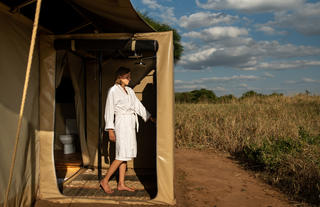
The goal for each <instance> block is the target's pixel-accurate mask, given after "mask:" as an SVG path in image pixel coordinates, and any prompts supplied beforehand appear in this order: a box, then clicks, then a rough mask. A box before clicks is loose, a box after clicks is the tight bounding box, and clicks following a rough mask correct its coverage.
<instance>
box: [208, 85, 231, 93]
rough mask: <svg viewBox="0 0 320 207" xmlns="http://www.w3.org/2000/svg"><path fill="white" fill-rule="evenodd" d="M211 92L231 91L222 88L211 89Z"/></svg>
mask: <svg viewBox="0 0 320 207" xmlns="http://www.w3.org/2000/svg"><path fill="white" fill-rule="evenodd" d="M209 90H212V91H214V92H227V91H229V90H228V89H226V88H224V87H221V86H217V87H214V88H210V89H209Z"/></svg>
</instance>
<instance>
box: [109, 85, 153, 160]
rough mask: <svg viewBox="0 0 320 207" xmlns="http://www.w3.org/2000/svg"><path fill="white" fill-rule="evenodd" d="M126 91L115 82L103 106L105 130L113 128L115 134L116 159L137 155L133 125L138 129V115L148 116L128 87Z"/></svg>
mask: <svg viewBox="0 0 320 207" xmlns="http://www.w3.org/2000/svg"><path fill="white" fill-rule="evenodd" d="M125 89H126V91H127V92H128V93H126V92H125V90H124V89H123V88H122V87H121V86H120V85H119V84H115V85H114V86H112V87H111V88H110V89H109V92H108V96H107V101H106V107H105V116H104V118H105V122H106V125H105V130H106V131H107V130H108V129H114V130H115V135H116V157H115V159H116V160H122V161H128V160H131V159H132V158H134V157H136V156H137V140H136V131H135V126H136V129H137V131H138V129H139V122H138V116H137V114H138V115H140V116H141V117H142V119H143V120H144V121H147V120H148V119H149V117H150V113H149V112H148V111H147V110H146V109H145V107H144V106H143V105H142V103H141V102H140V101H139V99H138V98H137V96H136V94H135V93H134V91H133V90H132V89H131V88H130V87H127V86H126V87H125Z"/></svg>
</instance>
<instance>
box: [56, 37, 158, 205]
mask: <svg viewBox="0 0 320 207" xmlns="http://www.w3.org/2000/svg"><path fill="white" fill-rule="evenodd" d="M133 44H134V49H133V47H132V45H133ZM74 45H76V46H77V47H76V48H77V49H76V50H75V49H74V48H75V46H74ZM69 46H70V47H69ZM157 47H158V46H157V42H156V41H153V40H146V41H135V42H134V43H133V40H131V39H126V40H118V39H115V40H81V39H77V40H69V39H58V40H56V41H55V49H56V50H57V57H56V59H57V61H56V72H55V76H56V106H55V108H56V109H55V116H56V119H55V122H56V123H55V143H56V142H59V141H60V139H59V135H60V133H62V132H64V131H63V127H61V126H60V125H65V126H64V129H67V128H68V126H67V122H68V123H70V121H71V120H73V122H74V123H75V125H76V128H77V131H78V136H77V137H78V139H75V140H78V142H76V143H75V146H76V150H75V151H76V153H75V154H74V157H73V158H72V159H74V161H77V163H78V166H79V168H80V167H81V169H80V170H79V171H77V170H74V171H72V170H70V172H69V174H68V171H65V172H66V173H65V175H64V176H65V177H59V173H60V172H59V168H58V167H57V165H56V174H57V179H58V180H57V181H58V183H59V181H61V182H60V183H61V184H60V185H59V187H60V191H61V193H62V194H64V195H65V196H77V197H78V196H79V197H103V198H105V196H106V195H105V194H104V192H102V191H101V190H100V189H99V184H98V183H99V182H98V181H99V180H100V179H101V177H102V176H103V175H105V173H106V171H107V169H108V167H109V165H110V164H111V162H112V161H113V159H114V143H112V142H110V141H109V139H108V137H107V133H105V132H104V130H103V129H104V119H103V115H104V108H105V101H106V96H107V93H108V89H109V88H110V87H111V86H112V85H113V84H114V79H115V77H114V74H115V71H116V70H117V69H118V68H119V67H120V66H124V67H128V68H130V69H131V77H132V81H131V83H130V87H131V88H133V89H134V91H135V92H136V95H137V97H138V98H139V99H140V100H141V102H142V103H143V105H144V106H145V107H146V108H147V110H148V111H149V112H150V113H151V114H152V115H153V116H154V117H155V116H156V113H157V107H156V96H157V92H156V88H157V87H156V52H157ZM60 96H61V97H60ZM60 99H61V100H60ZM72 99H73V100H72ZM72 101H73V103H71V102H72ZM61 102H66V103H61ZM64 110H66V111H67V112H65V113H63V111H64ZM64 120H65V121H64ZM67 120H69V121H67ZM58 122H62V124H61V123H58ZM139 122H140V123H139V133H138V134H137V142H138V156H137V158H136V159H134V161H131V162H129V163H128V169H127V175H128V176H127V185H129V186H131V187H134V188H135V189H137V190H136V192H134V193H131V192H130V193H128V192H125V193H123V192H117V191H116V192H115V194H114V195H110V196H111V197H112V199H119V200H123V199H125V200H137V199H138V200H150V199H153V198H154V197H155V196H156V194H157V175H156V126H155V124H153V123H151V122H147V123H144V122H143V121H142V119H139ZM65 132H66V133H67V131H65ZM60 144H61V143H60ZM60 147H61V145H60ZM61 152H62V151H61V150H60V155H61ZM77 153H78V154H77ZM76 155H80V156H76ZM68 156H69V155H68ZM70 156H71V155H70ZM58 158H59V155H58V154H57V155H56V156H55V163H58V160H57V159H58ZM69 164H71V163H69ZM72 167H73V166H70V165H68V164H67V168H69V169H71V168H72ZM76 172H77V173H76ZM62 174H63V173H62ZM68 178H70V179H68ZM116 180H117V176H115V177H114V179H113V180H111V182H110V184H111V186H112V187H113V188H116V184H117V183H116Z"/></svg>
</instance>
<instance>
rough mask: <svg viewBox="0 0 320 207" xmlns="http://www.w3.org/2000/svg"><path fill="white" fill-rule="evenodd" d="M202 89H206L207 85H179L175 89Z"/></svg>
mask: <svg viewBox="0 0 320 207" xmlns="http://www.w3.org/2000/svg"><path fill="white" fill-rule="evenodd" d="M200 88H206V86H205V85H197V84H191V85H188V84H186V85H177V86H175V89H180V90H181V89H189V90H190V89H200Z"/></svg>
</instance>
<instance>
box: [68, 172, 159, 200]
mask: <svg viewBox="0 0 320 207" xmlns="http://www.w3.org/2000/svg"><path fill="white" fill-rule="evenodd" d="M102 174H103V175H105V174H106V170H105V169H103V170H102ZM125 182H126V185H127V186H129V187H132V188H134V189H136V190H135V192H128V191H118V190H116V188H117V182H116V176H114V178H113V179H112V180H110V182H109V185H110V186H111V188H112V189H113V190H114V193H112V194H106V193H105V192H104V191H103V190H102V189H101V188H100V186H99V181H98V176H97V170H91V169H82V170H81V171H80V172H79V173H78V175H75V176H74V177H73V178H71V179H69V180H68V181H66V182H65V183H64V184H63V189H62V193H63V194H64V195H66V196H72V197H86V198H92V197H94V198H103V199H112V200H139V201H142V200H150V199H151V198H153V197H155V195H156V188H157V184H156V176H155V175H153V174H152V173H150V172H143V173H141V174H139V175H137V174H136V173H135V171H134V170H133V169H128V171H127V172H126V181H125Z"/></svg>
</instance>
